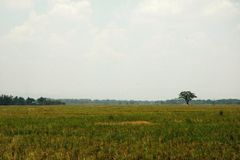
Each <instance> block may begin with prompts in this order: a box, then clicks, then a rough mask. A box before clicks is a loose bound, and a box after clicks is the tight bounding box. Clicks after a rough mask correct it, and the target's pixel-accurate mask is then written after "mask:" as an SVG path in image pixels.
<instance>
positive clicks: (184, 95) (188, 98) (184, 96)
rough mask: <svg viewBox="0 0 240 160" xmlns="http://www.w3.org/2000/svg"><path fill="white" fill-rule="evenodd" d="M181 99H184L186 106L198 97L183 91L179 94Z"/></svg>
mask: <svg viewBox="0 0 240 160" xmlns="http://www.w3.org/2000/svg"><path fill="white" fill-rule="evenodd" d="M179 98H182V99H184V100H185V102H186V104H187V105H188V104H189V102H190V101H191V100H192V99H193V98H197V96H196V95H195V94H194V93H192V92H191V91H182V92H181V93H180V94H179Z"/></svg>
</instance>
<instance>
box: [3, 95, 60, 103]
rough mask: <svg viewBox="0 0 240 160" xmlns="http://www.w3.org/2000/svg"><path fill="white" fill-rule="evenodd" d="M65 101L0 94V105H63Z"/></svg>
mask: <svg viewBox="0 0 240 160" xmlns="http://www.w3.org/2000/svg"><path fill="white" fill-rule="evenodd" d="M64 104H65V103H64V102H62V101H60V100H55V99H50V98H44V97H40V98H38V99H34V98H30V97H28V98H27V99H24V98H23V97H18V96H16V97H13V96H11V95H1V96H0V105H64Z"/></svg>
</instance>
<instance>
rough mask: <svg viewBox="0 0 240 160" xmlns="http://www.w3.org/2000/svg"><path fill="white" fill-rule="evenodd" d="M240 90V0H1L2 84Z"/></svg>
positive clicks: (135, 94) (162, 91)
mask: <svg viewBox="0 0 240 160" xmlns="http://www.w3.org/2000/svg"><path fill="white" fill-rule="evenodd" d="M184 90H190V91H192V92H194V93H195V94H196V95H197V96H198V98H199V99H220V98H240V1H239V0H194V1H193V0H0V94H11V95H14V96H23V97H28V96H30V97H36V98H37V97H40V96H44V97H51V98H91V99H136V100H164V99H172V98H176V97H178V93H179V92H181V91H184Z"/></svg>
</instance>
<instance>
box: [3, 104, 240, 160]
mask: <svg viewBox="0 0 240 160" xmlns="http://www.w3.org/2000/svg"><path fill="white" fill-rule="evenodd" d="M2 159H3V160H5V159H11V160H14V159H23V160H26V159H37V160H38V159H39V160H40V159H49V160H52V159H53V160H54V159H62V160H65V159H86V160H88V159H102V160H107V159H117V160H121V159H129V160H131V159H136V160H137V159H240V106H233V105H228V106H217V105H216V106H196V105H194V106H184V105H182V106H181V105H175V106H174V105H169V106H136V105H135V106H133V105H132V106H131V105H129V106H41V107H39V106H18V107H16V106H8V107H3V106H0V160H2Z"/></svg>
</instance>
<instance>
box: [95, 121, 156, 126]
mask: <svg viewBox="0 0 240 160" xmlns="http://www.w3.org/2000/svg"><path fill="white" fill-rule="evenodd" d="M95 124H96V125H150V124H152V123H151V122H148V121H123V122H97V123H95Z"/></svg>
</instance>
